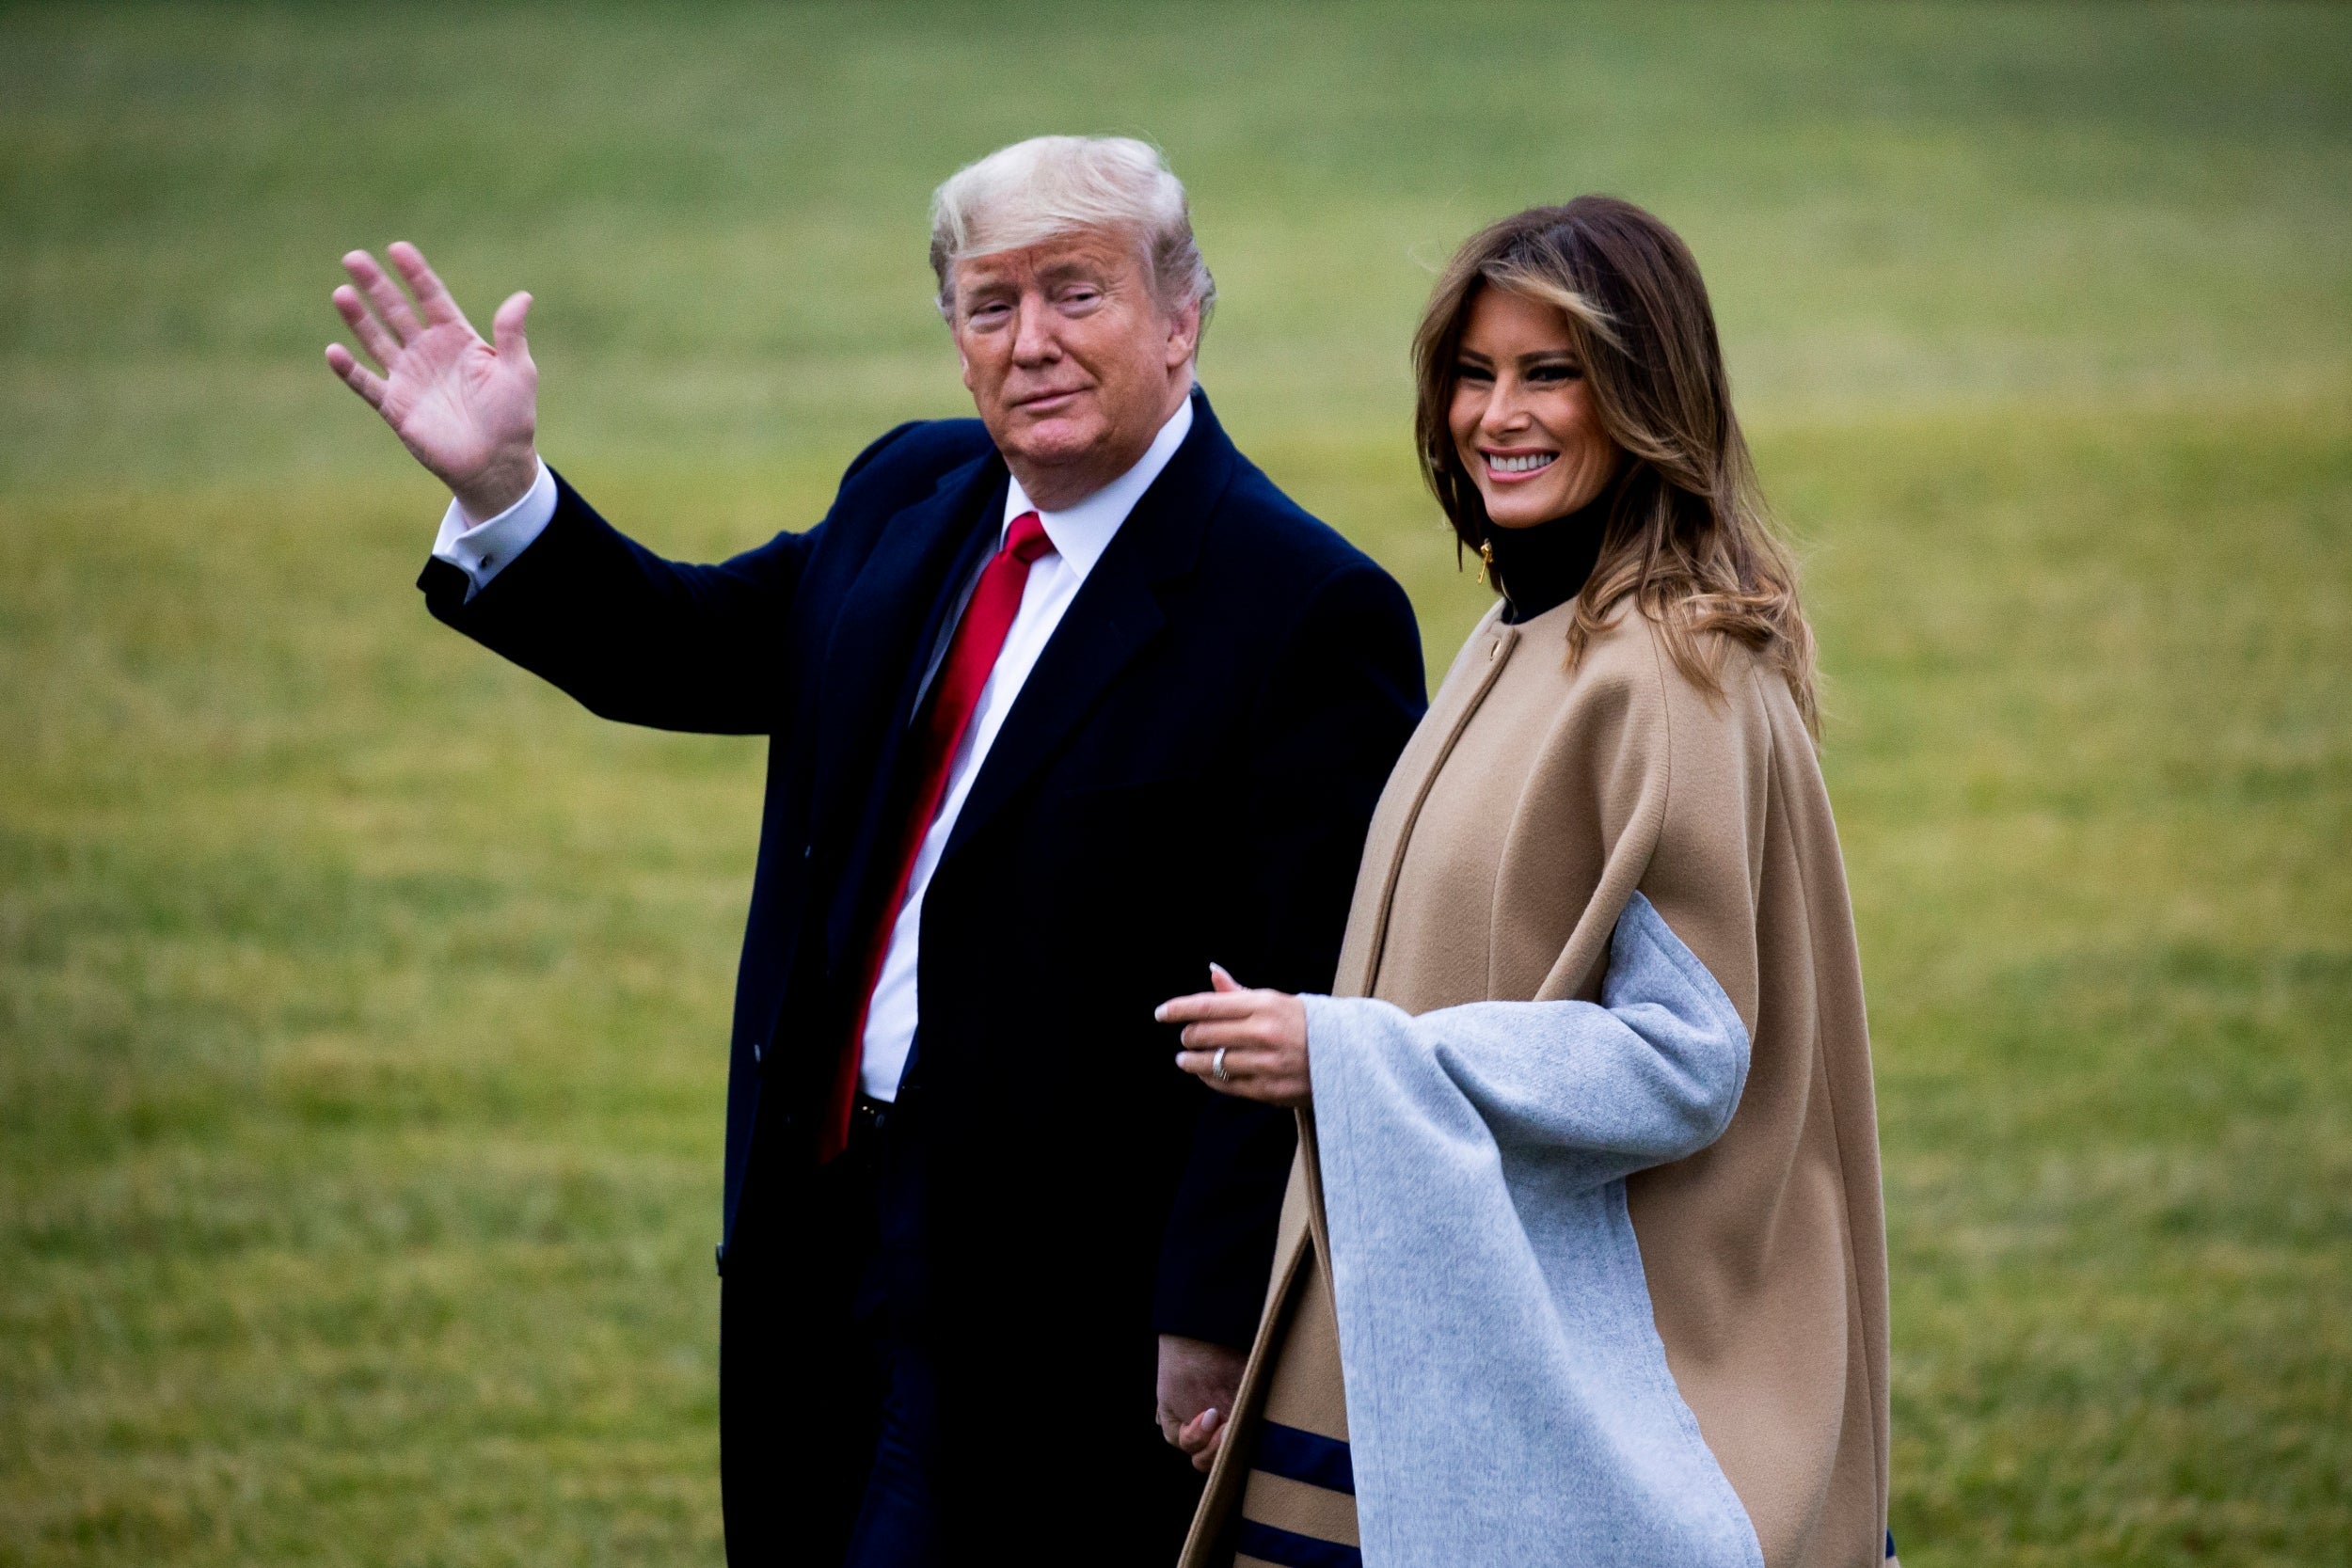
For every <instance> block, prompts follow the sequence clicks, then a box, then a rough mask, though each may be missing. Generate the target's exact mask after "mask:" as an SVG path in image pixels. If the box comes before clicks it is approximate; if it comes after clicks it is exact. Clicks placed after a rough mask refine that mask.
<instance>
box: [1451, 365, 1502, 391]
mask: <svg viewBox="0 0 2352 1568" xmlns="http://www.w3.org/2000/svg"><path fill="white" fill-rule="evenodd" d="M1493 379H1494V373H1493V372H1491V371H1489V370H1487V369H1486V366H1484V365H1456V366H1454V380H1456V381H1475V382H1477V383H1478V384H1479V385H1481V386H1484V385H1486V383H1487V382H1489V381H1492V380H1493Z"/></svg>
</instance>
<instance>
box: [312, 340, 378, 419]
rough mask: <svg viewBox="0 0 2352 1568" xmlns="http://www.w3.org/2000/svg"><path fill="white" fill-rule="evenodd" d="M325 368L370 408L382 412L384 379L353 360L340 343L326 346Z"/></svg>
mask: <svg viewBox="0 0 2352 1568" xmlns="http://www.w3.org/2000/svg"><path fill="white" fill-rule="evenodd" d="M326 368H327V369H328V370H330V371H333V372H335V373H336V374H337V375H339V376H342V378H343V385H344V386H346V387H348V388H351V389H352V390H353V391H355V392H357V393H358V394H359V396H360V398H361V399H362V400H363V401H364V402H365V403H366V404H367V405H368V406H369V407H370V408H373V409H374V410H376V411H377V412H378V413H381V412H382V411H383V408H384V378H383V377H382V376H379V375H377V374H376V373H375V372H373V371H372V370H370V369H368V368H367V367H366V366H365V365H362V364H361V363H359V361H358V359H356V358H354V357H353V356H352V353H351V350H349V349H347V348H345V347H343V345H342V344H341V343H329V344H327V345H326Z"/></svg>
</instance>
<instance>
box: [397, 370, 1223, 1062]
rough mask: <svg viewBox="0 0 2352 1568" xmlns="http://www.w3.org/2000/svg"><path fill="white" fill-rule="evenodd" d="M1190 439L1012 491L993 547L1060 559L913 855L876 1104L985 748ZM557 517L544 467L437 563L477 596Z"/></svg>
mask: <svg viewBox="0 0 2352 1568" xmlns="http://www.w3.org/2000/svg"><path fill="white" fill-rule="evenodd" d="M1191 431H1192V400H1191V399H1190V398H1186V399H1185V400H1184V402H1183V403H1181V404H1177V406H1176V412H1175V413H1174V414H1173V415H1171V416H1170V417H1169V419H1168V422H1167V423H1166V424H1164V425H1162V426H1161V427H1160V433H1159V435H1157V436H1154V437H1152V445H1151V446H1150V447H1149V448H1147V449H1146V450H1145V451H1144V454H1143V455H1142V456H1141V457H1140V458H1138V459H1136V466H1135V467H1132V468H1129V469H1128V470H1127V471H1126V472H1125V473H1123V474H1121V475H1120V476H1119V477H1118V478H1117V479H1115V480H1112V481H1111V482H1110V483H1108V484H1105V485H1104V486H1103V488H1101V489H1100V490H1097V491H1095V492H1094V494H1092V495H1090V496H1089V497H1087V499H1084V500H1082V501H1079V502H1077V503H1076V504H1075V505H1073V506H1071V507H1069V508H1067V509H1066V510H1063V511H1060V512H1047V511H1044V510H1042V509H1041V508H1039V507H1037V506H1035V505H1033V504H1032V503H1031V502H1030V500H1029V498H1028V496H1027V494H1026V493H1025V492H1024V491H1023V490H1022V488H1021V482H1020V481H1019V480H1017V479H1016V480H1013V481H1011V483H1010V484H1009V487H1008V488H1007V491H1006V494H1005V513H1004V515H1003V517H1002V518H1000V519H999V520H998V522H997V525H996V528H997V533H996V543H997V547H998V548H999V549H1001V548H1003V547H1004V541H1005V535H1006V533H1007V532H1009V531H1010V530H1011V528H1012V520H1013V519H1014V518H1015V517H1018V516H1020V515H1022V514H1023V513H1025V512H1036V513H1037V515H1038V521H1040V522H1041V523H1042V524H1044V526H1045V537H1046V538H1048V539H1050V540H1052V541H1053V544H1054V553H1053V554H1051V555H1048V556H1042V557H1041V558H1039V559H1038V560H1037V561H1036V562H1033V563H1032V564H1031V565H1030V567H1029V578H1028V582H1027V583H1026V584H1025V586H1024V587H1023V588H1022V590H1021V609H1020V610H1018V611H1017V612H1016V613H1015V614H1014V615H1013V618H1012V626H1011V628H1010V629H1009V630H1008V631H1007V632H1006V633H1005V645H1004V647H1003V648H1002V649H1000V650H999V651H998V652H997V655H996V664H995V667H994V668H993V670H992V671H991V672H990V673H989V677H988V683H987V684H986V685H985V686H983V687H981V688H980V699H979V702H978V704H977V705H976V706H975V707H974V708H973V710H972V721H971V723H970V724H969V725H967V726H966V727H965V729H964V732H963V739H962V741H961V743H960V744H959V745H958V746H957V748H956V755H955V760H954V761H953V762H952V763H950V764H949V765H948V768H947V787H946V790H945V791H944V792H943V793H942V794H941V796H940V801H939V815H938V816H934V817H932V818H931V825H930V830H929V831H928V832H925V833H924V835H923V847H922V848H921V849H919V850H918V851H916V853H915V857H914V872H913V874H912V875H910V876H909V877H908V878H907V895H906V899H905V901H904V902H902V903H901V904H900V905H899V906H898V917H897V919H896V920H895V921H894V922H893V923H892V926H891V928H890V946H889V949H888V951H887V952H886V953H884V955H883V957H882V975H881V977H880V978H879V979H877V980H876V981H875V982H874V997H873V1003H872V1005H871V1006H869V1007H868V1008H867V1009H866V1038H865V1040H864V1042H863V1044H864V1051H865V1054H864V1059H863V1065H862V1066H861V1067H860V1069H859V1073H858V1078H859V1085H860V1086H861V1087H862V1088H864V1089H865V1091H866V1093H867V1094H869V1095H871V1096H872V1097H873V1098H875V1099H876V1100H896V1099H897V1098H898V1078H899V1075H900V1074H901V1073H903V1072H904V1071H905V1070H906V1065H907V1056H908V1054H909V1053H910V1052H912V1051H913V1050H914V1027H915V1023H916V1021H917V1008H916V996H915V970H916V958H917V956H918V952H919V946H920V942H921V939H922V929H923V895H924V893H925V892H926V891H927V890H928V889H929V888H930V883H931V873H932V872H934V871H936V870H937V869H938V868H939V857H940V854H941V853H942V851H944V850H945V849H946V847H947V840H948V838H949V836H950V835H952V834H953V833H954V832H955V829H956V817H957V816H958V815H959V814H960V813H961V811H962V810H963V802H964V799H965V797H967V796H969V795H970V794H971V793H972V781H973V780H974V779H976V778H977V777H978V776H979V772H980V764H981V763H982V762H984V761H986V760H987V757H988V749H989V748H990V747H991V746H993V745H994V744H995V741H996V735H997V732H998V731H1000V730H1002V729H1003V728H1004V727H1005V717H1006V715H1007V714H1009V713H1010V712H1011V711H1012V705H1013V700H1014V699H1015V698H1017V697H1019V696H1020V695H1021V688H1022V687H1023V685H1025V683H1026V682H1027V680H1028V678H1029V672H1030V671H1031V670H1032V669H1034V668H1035V667H1036V665H1037V661H1038V656H1039V655H1041V654H1042V653H1043V652H1044V651H1045V644H1046V642H1047V641H1050V640H1051V639H1052V637H1053V635H1054V628H1055V627H1057V626H1060V625H1061V618H1062V616H1063V614H1064V613H1066V612H1067V611H1068V610H1069V609H1070V603H1071V601H1072V600H1073V599H1074V598H1076V597H1077V596H1078V589H1079V588H1080V586H1081V585H1083V584H1084V583H1085V581H1086V579H1087V574H1088V573H1089V572H1091V571H1093V570H1094V563H1095V562H1098V561H1100V560H1102V559H1103V552H1104V550H1105V549H1107V548H1109V547H1110V542H1111V539H1112V538H1113V536H1115V535H1116V534H1117V533H1118V532H1119V530H1120V525H1121V524H1123V523H1124V522H1126V520H1127V515H1128V514H1129V513H1131V512H1133V511H1134V510H1135V506H1136V502H1137V501H1138V500H1141V499H1143V493H1144V492H1145V491H1146V490H1149V489H1150V488H1152V481H1153V480H1155V479H1157V478H1159V477H1160V470H1161V469H1163V468H1165V467H1168V459H1169V458H1171V457H1173V456H1175V455H1176V449H1177V448H1178V447H1181V446H1183V445H1184V437H1185V436H1187V435H1189V434H1190V433H1191ZM554 515H555V480H554V477H553V476H552V475H551V474H549V473H548V466H547V464H546V463H545V462H544V461H543V462H541V463H540V465H539V477H538V480H537V482H536V483H533V484H532V487H531V492H530V494H528V495H526V496H525V497H523V499H521V500H518V501H516V503H515V504H514V505H513V506H510V507H508V508H507V509H506V510H505V511H503V512H501V513H500V514H499V515H497V516H495V517H492V518H490V519H488V520H487V521H485V522H481V523H476V522H474V521H473V520H472V519H471V518H470V517H469V516H468V515H466V512H465V510H464V508H462V507H460V506H459V505H458V504H457V502H456V501H455V500H454V499H453V500H451V502H450V503H449V511H448V513H447V514H446V515H443V517H442V518H441V532H440V536H439V538H437V540H436V541H435V542H434V546H433V553H434V554H435V555H436V556H438V557H439V558H440V559H441V560H443V561H446V562H450V563H451V564H452V565H453V566H455V567H456V568H457V569H458V570H460V571H462V572H464V573H465V574H466V576H467V578H468V579H469V581H470V582H471V583H472V587H471V588H470V589H469V590H468V592H467V594H466V596H467V597H468V598H469V599H470V598H472V597H473V595H474V594H479V593H480V592H482V590H483V589H485V588H486V587H488V586H489V583H490V579H491V578H495V577H497V576H498V574H499V573H500V572H501V571H503V570H505V568H506V565H507V563H508V562H512V561H513V560H514V559H515V558H516V556H517V555H520V554H521V553H522V552H523V551H524V550H525V549H528V548H529V547H530V546H531V543H532V540H534V539H536V538H538V537H539V534H540V532H541V531H543V530H545V529H546V528H547V526H548V520H549V519H550V518H552V517H553V516H554Z"/></svg>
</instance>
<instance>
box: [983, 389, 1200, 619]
mask: <svg viewBox="0 0 2352 1568" xmlns="http://www.w3.org/2000/svg"><path fill="white" fill-rule="evenodd" d="M1191 433H1192V398H1191V396H1190V395H1189V394H1187V395H1186V396H1185V398H1184V402H1182V403H1180V404H1177V405H1176V412H1175V413H1173V414H1171V415H1169V416H1168V422H1167V423H1166V424H1164V425H1162V426H1160V433H1159V434H1158V435H1157V436H1153V437H1152V444H1151V445H1150V446H1149V447H1146V448H1145V449H1144V451H1143V455H1142V456H1141V457H1138V458H1136V466H1135V467H1132V468H1129V469H1128V470H1127V471H1126V472H1125V473H1123V474H1120V476H1119V477H1118V478H1117V479H1114V480H1112V481H1111V482H1110V483H1108V484H1105V485H1104V486H1103V488H1101V489H1100V490H1097V491H1095V492H1094V494H1092V495H1090V496H1089V497H1088V498H1087V499H1084V500H1082V501H1079V502H1078V503H1077V504H1075V505H1073V506H1069V507H1065V508H1063V509H1062V510H1061V511H1059V512H1047V511H1045V510H1043V509H1042V508H1040V507H1038V506H1036V505H1034V504H1032V503H1031V502H1030V500H1029V497H1028V493H1027V492H1026V491H1025V490H1023V489H1022V488H1021V482H1020V481H1019V480H1017V479H1016V480H1014V481H1012V482H1011V483H1010V485H1009V487H1008V488H1007V489H1006V491H1005V517H1004V521H1003V522H1002V523H1000V524H998V525H997V533H996V542H997V547H998V548H1000V549H1001V548H1002V547H1003V546H1004V540H1005V535H1006V533H1007V532H1008V531H1009V530H1010V529H1011V528H1012V520H1013V519H1014V518H1015V517H1018V516H1020V515H1021V514H1023V513H1024V512H1035V513H1036V514H1037V518H1038V521H1039V522H1041V523H1042V524H1044V525H1045V537H1046V538H1048V539H1051V540H1052V541H1053V542H1054V549H1055V552H1056V553H1057V554H1058V555H1059V556H1060V557H1061V558H1062V561H1063V562H1065V563H1066V564H1067V565H1068V566H1069V567H1070V569H1071V570H1072V571H1073V572H1074V573H1076V574H1077V575H1078V576H1079V577H1081V578H1083V577H1085V576H1086V575H1087V574H1088V573H1089V572H1090V571H1092V570H1094V563H1095V562H1097V561H1099V560H1101V559H1102V557H1103V552H1104V550H1106V549H1108V548H1109V547H1110V543H1111V536H1112V535H1113V534H1116V533H1117V532H1118V531H1119V528H1120V524H1121V523H1124V522H1125V521H1126V520H1127V514H1128V513H1130V512H1133V511H1134V510H1135V509H1136V502H1137V501H1139V500H1141V499H1143V493H1144V492H1145V491H1146V490H1149V489H1151V488H1152V481H1153V480H1155V479H1157V478H1159V477H1160V470H1161V469H1163V468H1165V467H1168V459H1169V458H1171V457H1173V456H1175V455H1176V449H1177V448H1178V447H1181V446H1183V445H1184V437H1185V436H1188V435H1190V434H1191Z"/></svg>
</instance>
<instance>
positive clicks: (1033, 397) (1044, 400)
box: [1012, 387, 1086, 413]
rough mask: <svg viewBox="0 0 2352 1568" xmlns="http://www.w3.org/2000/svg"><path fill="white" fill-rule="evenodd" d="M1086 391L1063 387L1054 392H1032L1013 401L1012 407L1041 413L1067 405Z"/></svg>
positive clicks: (1080, 388) (1081, 388)
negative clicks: (1060, 405) (1058, 405)
mask: <svg viewBox="0 0 2352 1568" xmlns="http://www.w3.org/2000/svg"><path fill="white" fill-rule="evenodd" d="M1084 390H1086V388H1083V387H1062V388H1056V389H1054V390H1052V391H1046V392H1031V393H1028V394H1027V395H1026V396H1024V397H1017V398H1015V399H1013V400H1012V405H1013V406H1014V407H1015V408H1019V409H1022V410H1024V411H1025V412H1028V413H1041V412H1044V411H1046V410H1048V409H1050V408H1052V407H1054V406H1055V405H1057V404H1062V403H1067V402H1068V401H1069V400H1070V399H1072V398H1074V397H1076V396H1077V395H1078V394H1079V393H1080V392H1082V391H1084Z"/></svg>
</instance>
